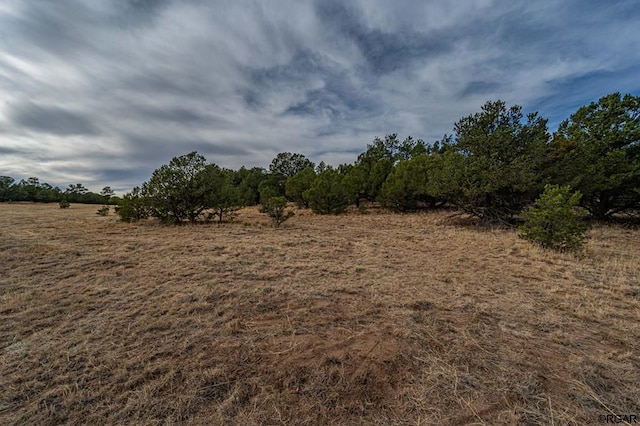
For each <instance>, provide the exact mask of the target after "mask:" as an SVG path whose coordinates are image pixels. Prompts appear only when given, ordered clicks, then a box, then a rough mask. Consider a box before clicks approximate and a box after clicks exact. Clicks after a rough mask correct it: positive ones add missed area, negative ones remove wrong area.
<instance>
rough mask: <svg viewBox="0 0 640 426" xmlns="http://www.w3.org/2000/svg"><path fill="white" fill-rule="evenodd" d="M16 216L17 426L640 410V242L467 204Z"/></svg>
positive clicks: (0, 324)
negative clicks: (277, 212) (500, 215)
mask: <svg viewBox="0 0 640 426" xmlns="http://www.w3.org/2000/svg"><path fill="white" fill-rule="evenodd" d="M95 209H96V207H95V206H81V205H73V206H72V207H71V208H70V209H68V210H61V209H59V208H58V206H57V205H29V204H22V205H15V204H14V205H7V204H3V205H0V423H1V424H38V425H52V424H61V423H65V424H147V425H155V424H243V425H245V424H246V425H252V424H255V425H258V424H274V425H275V424H425V425H426V424H450V425H458V424H487V425H494V424H518V423H519V424H575V425H578V424H585V423H593V422H595V420H596V418H597V416H598V415H599V414H608V413H617V414H632V413H636V414H637V413H639V412H640V408H639V405H640V403H639V401H640V386H638V383H640V343H639V337H640V282H639V281H640V279H639V277H640V238H638V235H639V234H638V231H637V230H631V229H625V228H623V227H614V226H611V227H608V226H597V227H595V228H594V229H592V230H591V231H590V232H589V236H590V242H589V244H588V247H587V249H586V250H585V252H584V253H582V254H581V256H578V257H576V256H573V255H570V254H560V255H559V254H550V253H547V252H543V251H541V250H539V249H536V248H534V247H532V246H530V245H529V244H528V243H526V242H524V241H521V240H519V239H518V238H517V236H516V233H515V232H514V231H505V230H483V229H481V228H475V227H473V226H470V225H468V224H464V223H452V221H451V220H450V219H448V218H447V214H446V213H431V214H414V215H393V214H386V213H375V212H374V213H372V214H367V215H361V214H357V213H352V214H349V215H342V216H330V217H320V216H314V215H312V214H310V213H308V212H298V214H297V215H296V216H295V217H294V218H293V219H291V220H289V221H288V222H286V223H285V224H284V225H283V226H282V228H280V229H273V228H271V227H270V226H269V222H268V220H267V218H266V217H265V216H264V215H260V214H259V213H258V212H257V211H256V210H255V209H245V210H243V211H242V212H241V214H240V216H239V218H238V220H237V222H236V223H232V224H226V225H223V226H218V225H216V224H210V225H198V226H183V227H163V226H160V225H158V224H156V223H154V222H152V221H150V222H147V223H140V224H123V223H118V222H117V221H116V217H115V216H113V215H111V216H107V217H100V216H98V215H96V214H95Z"/></svg>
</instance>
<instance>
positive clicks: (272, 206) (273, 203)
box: [262, 197, 295, 228]
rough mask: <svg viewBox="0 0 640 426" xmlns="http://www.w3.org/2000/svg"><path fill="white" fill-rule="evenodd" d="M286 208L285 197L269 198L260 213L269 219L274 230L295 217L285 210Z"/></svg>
mask: <svg viewBox="0 0 640 426" xmlns="http://www.w3.org/2000/svg"><path fill="white" fill-rule="evenodd" d="M286 208H287V199H286V198H285V197H271V198H269V199H268V200H267V201H266V202H265V203H264V204H263V205H262V211H263V212H264V213H266V214H267V215H269V217H271V222H272V223H273V226H274V227H275V228H278V227H279V226H280V224H281V223H283V222H284V221H286V220H288V219H289V218H291V217H293V216H294V215H295V213H294V212H293V211H291V210H286Z"/></svg>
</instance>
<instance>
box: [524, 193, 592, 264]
mask: <svg viewBox="0 0 640 426" xmlns="http://www.w3.org/2000/svg"><path fill="white" fill-rule="evenodd" d="M580 197H581V194H580V193H579V192H575V193H572V192H571V189H570V187H569V186H558V185H546V186H545V188H544V192H543V193H542V195H540V197H539V198H538V199H537V200H536V203H535V205H534V206H533V207H530V208H529V209H527V210H526V211H525V212H524V213H523V216H524V219H525V223H524V225H522V227H521V228H520V235H519V236H520V237H521V238H523V239H525V240H529V241H531V242H533V243H534V244H537V245H539V246H541V247H543V248H547V249H551V250H556V251H575V250H578V249H579V248H580V247H582V245H583V244H584V242H585V236H584V233H585V231H586V226H585V224H584V223H583V222H582V218H583V216H584V215H583V214H581V213H579V212H577V211H576V210H575V208H576V206H577V205H578V203H579V202H580Z"/></svg>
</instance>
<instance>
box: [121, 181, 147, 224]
mask: <svg viewBox="0 0 640 426" xmlns="http://www.w3.org/2000/svg"><path fill="white" fill-rule="evenodd" d="M115 211H116V213H117V214H118V216H120V220H121V221H122V222H137V221H139V220H142V219H146V218H148V217H149V216H150V215H151V209H150V208H149V202H148V200H147V199H146V198H144V197H143V196H142V190H141V189H140V188H139V187H135V188H133V190H132V191H131V192H130V193H128V194H125V196H124V197H122V200H120V204H118V206H116V208H115Z"/></svg>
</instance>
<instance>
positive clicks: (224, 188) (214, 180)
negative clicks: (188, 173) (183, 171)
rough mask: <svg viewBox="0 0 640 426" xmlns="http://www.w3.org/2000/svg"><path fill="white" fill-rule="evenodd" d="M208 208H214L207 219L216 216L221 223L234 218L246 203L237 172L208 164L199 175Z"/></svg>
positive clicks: (204, 201) (205, 204)
mask: <svg viewBox="0 0 640 426" xmlns="http://www.w3.org/2000/svg"><path fill="white" fill-rule="evenodd" d="M198 179H199V187H200V190H201V191H202V193H203V203H204V207H205V208H206V209H212V210H213V212H211V213H209V215H208V217H207V220H211V219H212V218H214V217H216V218H217V220H218V222H219V223H222V222H223V221H224V220H232V219H233V218H234V217H235V215H236V214H235V213H236V211H237V210H238V209H240V208H241V207H242V206H244V205H245V202H246V198H245V194H244V193H243V191H242V188H241V187H240V184H239V183H238V176H237V175H236V172H234V171H233V170H229V169H221V168H220V167H218V166H217V165H215V164H208V165H207V166H206V167H205V168H204V170H203V171H202V172H201V173H200V175H199V176H198Z"/></svg>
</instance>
